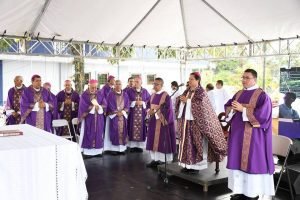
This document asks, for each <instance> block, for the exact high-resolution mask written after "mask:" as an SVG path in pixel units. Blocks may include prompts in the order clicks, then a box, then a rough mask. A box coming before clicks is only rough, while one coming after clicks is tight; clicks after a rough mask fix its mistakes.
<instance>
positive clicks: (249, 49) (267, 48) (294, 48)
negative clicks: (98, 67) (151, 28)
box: [0, 36, 300, 61]
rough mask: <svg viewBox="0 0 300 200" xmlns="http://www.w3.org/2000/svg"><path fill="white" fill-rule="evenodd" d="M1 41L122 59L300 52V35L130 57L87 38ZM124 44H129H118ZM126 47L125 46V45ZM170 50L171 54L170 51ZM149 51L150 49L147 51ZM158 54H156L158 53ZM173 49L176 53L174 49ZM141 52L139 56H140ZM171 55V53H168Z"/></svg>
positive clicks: (12, 46)
mask: <svg viewBox="0 0 300 200" xmlns="http://www.w3.org/2000/svg"><path fill="white" fill-rule="evenodd" d="M0 42H1V43H2V45H5V46H6V49H0V54H13V55H29V56H31V55H42V56H61V57H77V56H80V57H87V58H96V59H122V60H161V61H162V60H172V61H182V60H185V61H196V60H225V59H239V58H249V57H268V56H286V55H300V38H297V37H295V38H288V39H278V40H269V41H261V42H255V43H245V44H236V45H222V46H212V47H201V48H188V49H186V48H171V47H168V48H157V47H155V48H151V47H145V46H144V47H134V46H132V48H134V51H136V52H140V53H134V55H133V56H132V57H131V58H123V57H122V55H121V54H120V56H118V55H116V54H114V53H113V49H114V46H113V45H102V44H99V43H89V42H85V43H82V42H72V41H61V40H59V41H57V40H53V41H52V40H49V39H47V40H46V39H45V40H44V39H41V38H39V39H31V40H27V39H26V38H22V37H19V38H14V39H13V38H12V37H6V36H2V37H1V36H0ZM119 47H120V49H122V48H123V47H131V46H119ZM125 50H126V49H125ZM170 51H172V52H171V54H169V53H170ZM148 52H150V53H148ZM159 52H160V53H161V52H162V54H160V58H158V54H159ZM174 52H175V53H174ZM141 55H142V56H141ZM169 55H171V56H169ZM174 55H175V56H174Z"/></svg>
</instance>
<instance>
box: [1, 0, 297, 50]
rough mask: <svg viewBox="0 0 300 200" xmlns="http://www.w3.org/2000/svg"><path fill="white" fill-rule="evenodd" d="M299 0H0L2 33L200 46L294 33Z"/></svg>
mask: <svg viewBox="0 0 300 200" xmlns="http://www.w3.org/2000/svg"><path fill="white" fill-rule="evenodd" d="M299 10H300V1H299V0H286V1H283V0H206V1H205V0H63V1H62V0H1V1H0V35H1V34H2V33H4V32H5V31H6V33H5V34H6V35H9V36H24V33H25V32H27V33H30V34H31V35H33V36H37V35H39V37H41V38H53V36H55V39H61V40H70V39H73V41H90V42H97V43H102V42H103V43H105V44H121V45H132V44H133V45H134V46H144V45H146V46H158V45H159V46H165V47H167V46H171V47H198V46H199V45H200V46H209V45H212V46H214V45H220V44H233V43H247V42H248V41H249V40H250V41H261V40H262V39H264V40H270V39H278V38H289V37H295V36H296V35H298V34H300V20H299V17H300V12H299Z"/></svg>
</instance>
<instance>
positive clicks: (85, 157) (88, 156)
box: [82, 154, 94, 160]
mask: <svg viewBox="0 0 300 200" xmlns="http://www.w3.org/2000/svg"><path fill="white" fill-rule="evenodd" d="M82 157H83V159H84V160H85V159H89V158H92V157H94V156H90V155H84V154H82Z"/></svg>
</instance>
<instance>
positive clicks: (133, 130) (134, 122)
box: [127, 88, 150, 142]
mask: <svg viewBox="0 0 300 200" xmlns="http://www.w3.org/2000/svg"><path fill="white" fill-rule="evenodd" d="M127 95H128V97H129V104H130V105H131V103H132V102H133V101H138V100H140V101H144V102H145V105H147V102H148V101H149V100H150V94H149V92H148V91H147V90H146V89H144V88H141V90H140V92H138V91H137V90H136V89H135V88H130V89H128V90H127ZM146 110H147V108H146V107H145V108H143V105H135V106H134V107H130V112H129V120H128V127H129V129H128V136H129V141H135V142H144V141H145V140H146V128H147V127H146V123H145V118H146Z"/></svg>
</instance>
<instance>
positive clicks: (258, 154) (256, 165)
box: [225, 89, 274, 174]
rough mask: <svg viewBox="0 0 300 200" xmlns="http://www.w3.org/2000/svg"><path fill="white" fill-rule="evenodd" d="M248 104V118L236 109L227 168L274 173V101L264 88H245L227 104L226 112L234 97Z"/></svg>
mask: <svg viewBox="0 0 300 200" xmlns="http://www.w3.org/2000/svg"><path fill="white" fill-rule="evenodd" d="M234 100H237V101H238V102H239V103H241V104H242V105H243V106H244V107H246V113H247V118H248V119H249V121H243V117H242V112H236V113H235V114H234V115H233V117H232V120H231V128H230V133H229V138H228V163H227V168H228V169H232V170H241V171H244V172H246V173H249V174H273V172H274V162H273V155H272V103H271V100H270V98H269V96H268V95H267V94H266V93H265V92H264V91H262V90H261V89H254V90H241V91H239V92H238V93H237V94H235V95H234V97H233V99H231V100H229V101H228V102H227V103H226V104H225V110H226V114H227V113H229V112H230V110H231V103H232V101H234Z"/></svg>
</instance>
